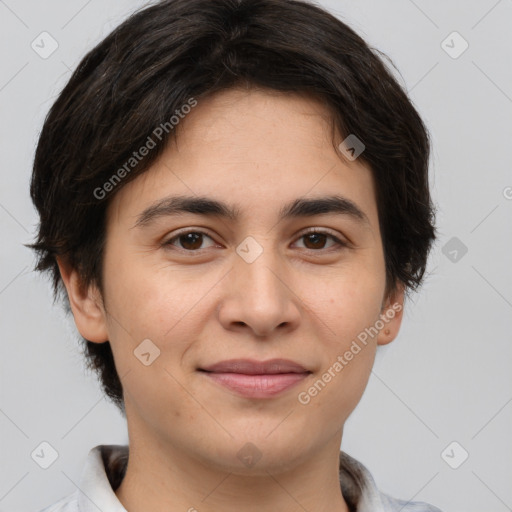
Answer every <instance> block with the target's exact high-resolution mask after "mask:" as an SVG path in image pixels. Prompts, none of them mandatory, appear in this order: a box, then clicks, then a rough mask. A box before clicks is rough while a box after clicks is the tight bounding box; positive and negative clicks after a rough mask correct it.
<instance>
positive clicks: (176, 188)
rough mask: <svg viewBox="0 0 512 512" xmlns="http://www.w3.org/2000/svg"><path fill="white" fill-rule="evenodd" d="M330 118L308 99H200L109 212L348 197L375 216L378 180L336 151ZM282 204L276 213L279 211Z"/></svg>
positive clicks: (266, 95)
mask: <svg viewBox="0 0 512 512" xmlns="http://www.w3.org/2000/svg"><path fill="white" fill-rule="evenodd" d="M332 128H333V126H332V124H331V113H330V111H329V109H328V107H326V106H325V105H324V104H323V103H322V102H321V101H319V100H318V99H316V98H314V97H311V96H307V95H297V94H290V93H281V92H278V91H269V90H266V89H264V90H260V89H250V90H242V89H230V90H227V91H223V92H221V93H217V94H215V95H213V96H210V97H208V98H205V99H202V100H198V104H197V106H196V107H195V108H194V109H193V110H192V111H191V112H190V113H189V114H187V115H186V116H185V117H184V119H183V120H181V121H180V125H179V126H177V131H176V133H175V135H176V138H174V139H172V140H171V142H170V143H169V145H168V147H167V148H166V149H165V150H164V152H163V153H162V155H161V156H160V157H159V159H158V160H157V161H156V162H155V163H154V164H153V165H152V166H151V167H150V168H149V169H148V170H147V171H146V172H144V173H143V174H142V175H140V176H139V177H137V178H136V179H135V180H133V181H132V182H130V183H128V184H127V185H126V186H125V187H123V188H122V189H121V190H120V191H119V192H118V193H117V194H116V196H115V197H114V198H113V202H112V203H113V204H112V205H111V207H112V208H111V209H112V210H114V211H117V212H118V214H120V213H122V212H127V213H129V215H130V216H133V215H136V213H138V212H139V211H140V210H141V208H143V207H144V206H146V207H147V206H148V205H149V204H150V203H151V202H154V201H155V200H156V199H158V198H160V197H164V196H165V195H184V194H186V195H189V196H190V195H197V196H203V197H204V196H212V195H213V196H216V197H217V198H222V200H223V201H225V199H226V198H228V199H230V200H231V202H232V204H234V203H235V202H236V203H237V204H238V205H240V206H241V208H242V210H243V209H244V204H245V205H247V207H248V208H253V207H254V204H255V203H261V202H264V203H265V205H266V209H265V210H266V211H269V210H270V209H271V208H270V207H271V205H273V204H275V205H276V209H274V210H275V211H276V212H277V211H278V210H280V209H281V207H282V203H289V202H290V201H292V200H294V199H296V198H297V197H304V196H307V195H317V196H318V195H326V193H327V192H329V193H330V194H332V193H343V194H344V195H347V196H349V199H352V200H353V201H354V202H358V203H361V206H362V208H363V209H365V210H366V213H367V215H368V216H369V217H371V216H372V214H375V215H376V208H375V204H374V203H375V194H374V188H373V178H372V175H371V171H370V169H369V167H368V166H367V165H366V164H365V163H364V162H363V161H362V160H359V161H357V160H356V161H353V162H349V161H348V160H345V159H343V158H342V157H341V154H340V152H339V151H337V150H336V148H335V145H333V135H334V137H335V139H334V142H336V137H338V139H339V142H341V140H342V138H341V136H339V135H338V134H337V133H336V131H335V132H334V134H333V130H332ZM278 203H279V205H280V206H279V207H277V204H278Z"/></svg>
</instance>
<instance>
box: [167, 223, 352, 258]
mask: <svg viewBox="0 0 512 512" xmlns="http://www.w3.org/2000/svg"><path fill="white" fill-rule="evenodd" d="M190 233H193V234H196V235H203V236H206V237H208V238H210V239H211V240H213V238H212V237H211V236H210V235H209V234H208V233H206V232H205V231H201V230H200V229H189V230H187V231H182V232H179V233H177V234H176V235H174V236H173V237H172V238H169V239H168V240H167V241H165V242H163V243H162V246H163V247H165V248H170V247H172V248H173V249H171V250H174V249H177V250H178V251H182V252H186V253H189V254H192V253H200V252H201V251H202V250H204V249H196V250H190V249H183V248H181V247H175V246H174V245H173V243H172V242H174V241H175V240H178V239H179V238H180V237H182V236H185V235H188V234H190ZM312 234H318V235H327V237H328V238H331V239H332V240H334V242H336V244H337V245H338V246H339V247H338V249H336V248H333V247H330V248H327V249H307V248H305V250H306V251H310V252H313V253H318V252H326V251H331V250H341V249H344V248H346V247H348V246H349V244H348V243H347V242H343V241H342V240H340V239H339V238H338V237H336V236H335V235H333V234H332V233H331V232H330V231H325V230H323V231H322V230H319V229H315V228H313V229H311V230H309V231H306V232H304V233H302V234H301V235H300V236H299V237H298V238H297V240H299V239H301V238H303V237H305V236H307V235H312Z"/></svg>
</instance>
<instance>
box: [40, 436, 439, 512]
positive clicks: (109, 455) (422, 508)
mask: <svg viewBox="0 0 512 512" xmlns="http://www.w3.org/2000/svg"><path fill="white" fill-rule="evenodd" d="M127 462H128V445H98V446H95V447H94V448H92V449H91V450H90V451H89V454H88V456H87V461H86V464H85V468H84V469H83V472H82V476H81V479H80V484H79V488H78V489H77V490H76V491H75V492H74V493H73V494H70V495H68V496H66V497H64V498H62V499H61V500H59V501H57V502H56V503H54V504H53V505H50V506H48V507H46V508H44V509H42V510H40V511H39V512H98V510H101V512H127V511H126V509H125V508H124V507H123V505H122V504H121V502H120V501H119V500H118V499H117V496H116V495H115V492H114V491H115V490H116V489H117V487H118V486H119V484H120V483H121V481H122V479H123V477H124V474H125V471H126V465H127ZM339 480H340V487H341V491H342V494H343V497H344V498H345V501H346V502H347V505H348V506H349V509H351V510H353V511H354V512H441V511H440V510H439V509H438V508H436V507H434V506H432V505H428V504H427V503H423V502H412V501H411V502H407V501H403V500H398V499H395V498H392V497H391V496H388V495H387V494H384V493H382V492H380V491H379V490H378V489H377V487H376V485H375V482H374V480H373V477H372V476H371V474H370V472H369V471H368V470H367V469H366V468H365V467H364V466H363V465H362V464H361V463H360V462H358V461H357V460H356V459H354V458H352V457H350V456H349V455H347V454H346V453H345V452H342V451H340V465H339Z"/></svg>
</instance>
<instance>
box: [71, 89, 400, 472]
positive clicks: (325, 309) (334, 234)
mask: <svg viewBox="0 0 512 512" xmlns="http://www.w3.org/2000/svg"><path fill="white" fill-rule="evenodd" d="M181 123H182V125H181V126H180V127H179V128H180V131H179V134H178V135H179V136H178V138H177V140H176V141H175V142H173V143H172V144H171V145H170V146H169V147H168V148H167V149H166V151H165V152H164V153H163V154H162V156H161V158H160V159H159V160H158V161H157V163H155V164H154V165H153V166H152V168H151V169H149V170H148V171H147V172H146V173H144V174H143V175H141V176H139V177H138V178H136V179H135V180H134V181H132V182H130V183H129V184H127V185H126V186H125V187H124V188H122V189H121V190H120V191H119V192H118V193H117V194H116V195H115V196H114V198H113V200H112V203H111V204H110V205H109V209H108V215H107V238H106V247H105V254H104V268H103V272H104V276H105V277H104V296H103V298H104V308H103V306H101V307H99V309H98V313H97V314H96V313H95V312H93V309H94V308H93V307H92V306H90V307H89V309H88V310H87V311H88V313H87V312H83V311H82V309H87V308H82V309H81V308H80V306H79V305H78V303H77V301H73V305H72V306H73V308H74V310H75V320H76V321H77V325H78V327H79V330H80V331H81V333H82V335H83V336H84V337H86V338H87V339H90V340H92V341H96V342H103V341H105V340H106V339H108V340H110V342H111V345H112V350H113V353H114V358H115V363H116V368H117V371H118V374H119V375H120V377H121V380H122V384H123V388H124V390H125V406H126V413H127V419H128V425H129V429H130V432H131V435H137V436H140V437H141V438H144V439H146V440H147V439H151V442H152V443H155V444H157V445H158V446H160V447H162V448H165V449H170V450H174V451H175V452H178V451H179V452H180V453H187V454H189V455H192V456H193V457H194V458H196V459H201V460H203V461H210V462H213V461H214V462H215V464H217V465H218V466H222V467H224V468H227V469H229V470H230V471H234V468H235V467H236V468H237V469H236V470H237V471H238V470H239V471H243V468H241V467H240V466H241V464H240V459H239V454H240V450H241V449H244V450H248V449H249V448H247V446H250V449H251V450H254V451H257V452H258V453H260V454H262V455H264V456H265V458H264V459H262V460H264V461H265V463H266V464H268V465H269V466H270V465H272V464H273V463H275V464H277V463H280V464H281V465H282V464H283V461H293V460H298V459H300V458H301V457H306V456H308V455H310V454H313V453H315V452H318V450H321V449H322V448H324V447H325V445H326V443H327V442H328V440H332V439H337V442H338V447H339V439H340V437H337V436H341V431H342V427H343V424H344V422H345V420H346V419H347V417H348V416H349V414H350V413H351V412H352V410H353V409H354V407H355V406H356V405H357V403H358V401H359V400H360V398H361V396H362V393H363V391H364V388H365V386H366V384H367V381H368V378H369V375H370V371H371V368H372V364H373V361H374V356H375V351H376V347H377V345H378V344H379V343H380V344H384V343H387V342H389V341H391V340H392V339H393V338H394V337H395V336H396V334H397V331H398V329H399V325H400V318H401V315H400V313H399V310H400V309H401V306H397V303H398V304H401V303H402V298H403V294H402V293H399V294H395V295H394V296H392V297H386V296H385V286H386V281H385V264H384V254H383V249H382V242H381V235H380V232H379V223H378V216H377V205H376V199H375V189H374V184H373V180H372V175H371V172H370V169H369V168H368V167H367V166H366V165H365V164H363V163H362V162H361V161H360V160H358V159H356V160H355V161H349V160H344V159H343V158H342V157H341V156H340V153H339V152H338V150H336V149H335V148H334V147H333V144H332V136H331V130H330V125H329V122H328V111H327V110H325V107H323V106H322V105H321V104H320V103H317V102H316V101H315V100H313V99H306V98H305V97H300V96H290V95H280V94H279V93H276V92H263V91H258V90H251V91H242V90H236V89H233V90H230V91H226V92H223V93H221V94H217V95H216V96H213V97H211V98H209V99H207V100H203V101H200V102H199V103H198V105H197V106H196V107H195V108H194V109H193V110H192V112H191V113H190V114H188V115H187V117H186V118H185V119H184V120H182V121H181ZM341 140H342V139H341V138H340V140H339V141H338V143H340V142H341ZM178 196H179V197H181V198H183V197H188V198H191V199H192V200H197V199H198V198H202V199H205V200H208V201H212V202H217V203H219V204H220V206H222V205H223V206H224V209H223V208H221V207H219V205H218V204H212V203H207V202H206V201H203V202H202V203H201V204H195V205H193V206H194V208H195V209H194V208H188V210H191V211H187V207H186V204H185V203H186V201H182V202H181V203H179V202H177V201H176V199H174V202H173V199H172V198H176V197H178ZM326 199H329V200H326ZM298 200H301V201H302V202H298ZM315 201H316V203H315ZM322 201H323V202H322ZM192 203H193V201H189V202H188V205H189V206H191V205H192ZM294 203H295V207H294V208H290V206H293V205H294ZM315 204H316V206H317V207H316V208H314V206H315ZM224 210H225V211H224ZM144 212H145V213H144ZM226 212H229V213H230V214H226V215H224V214H222V213H226ZM312 232H313V233H312ZM66 284H67V285H68V291H69V290H70V287H69V282H67V283H66ZM90 296H91V295H89V298H90ZM391 311H392V313H390V312H391ZM365 329H366V331H365ZM377 331H380V332H378V334H377ZM385 332H386V333H385ZM365 334H366V335H365ZM144 340H145V341H144ZM363 340H364V341H363ZM141 343H142V345H141ZM358 349H359V350H358ZM235 358H237V359H238V358H240V359H250V360H256V361H267V360H269V359H274V358H283V359H287V360H291V361H294V362H295V363H298V364H299V365H300V366H301V367H302V368H303V369H304V372H303V373H299V374H297V373H295V374H294V375H290V374H289V372H287V373H288V375H281V376H279V377H274V378H269V377H267V380H265V378H262V377H256V378H253V380H251V381H250V382H249V381H248V380H247V378H246V380H245V381H242V380H238V381H237V380H236V379H235V380H234V381H230V382H231V384H232V385H233V386H235V387H232V386H227V385H224V384H222V382H221V381H222V378H223V377H222V375H221V376H220V377H219V375H220V374H216V376H215V375H214V374H208V373H206V372H204V371H200V369H201V368H205V367H207V366H209V365H213V364H215V363H218V362H221V361H225V360H229V359H235ZM286 379H288V380H286ZM265 383H266V384H265ZM285 384H289V385H290V386H289V387H284V385H285ZM265 385H268V386H269V388H268V389H267V391H261V386H263V387H265ZM237 386H238V388H237ZM243 386H246V387H243ZM258 386H259V387H258ZM272 386H275V387H272ZM280 386H281V387H282V388H283V389H281V388H280ZM242 388H243V390H242ZM258 389H259V390H260V391H258ZM279 389H281V391H279ZM205 432H207V433H208V435H207V436H205ZM246 443H252V445H247V444H246ZM244 446H245V448H244Z"/></svg>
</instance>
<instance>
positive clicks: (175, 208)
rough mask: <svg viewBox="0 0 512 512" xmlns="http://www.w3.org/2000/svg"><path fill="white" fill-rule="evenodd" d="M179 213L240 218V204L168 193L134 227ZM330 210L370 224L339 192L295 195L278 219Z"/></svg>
mask: <svg viewBox="0 0 512 512" xmlns="http://www.w3.org/2000/svg"><path fill="white" fill-rule="evenodd" d="M181 213H192V214H196V215H206V216H211V217H220V218H224V219H229V220H231V221H236V220H237V219H238V218H239V217H240V207H237V206H229V205H227V204H226V203H223V202H221V201H217V200H215V199H211V198H208V197H197V196H170V197H165V198H163V199H161V200H159V201H157V202H156V203H154V204H152V205H151V206H149V207H148V208H146V209H145V210H144V211H143V212H142V213H141V214H140V215H139V216H138V217H137V221H136V222H135V224H134V226H133V227H134V228H135V227H144V226H147V225H149V224H151V223H153V222H154V221H155V220H156V219H158V218H161V217H168V216H173V215H179V214H181ZM331 213H336V214H340V215H344V216H347V217H349V218H351V219H353V220H355V221H357V222H358V223H360V224H366V225H367V226H368V227H370V226H371V224H370V221H369V219H368V217H367V215H366V214H365V213H364V212H363V210H362V209H361V208H359V206H357V204H356V203H354V202H353V201H351V200H350V199H348V198H346V197H343V196H339V195H331V196H325V197H317V198H304V197H300V198H297V199H295V200H294V201H292V202H290V203H288V204H287V205H285V206H284V207H283V208H281V210H280V211H279V221H282V220H285V219H289V218H296V217H313V216H315V215H325V214H331Z"/></svg>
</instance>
